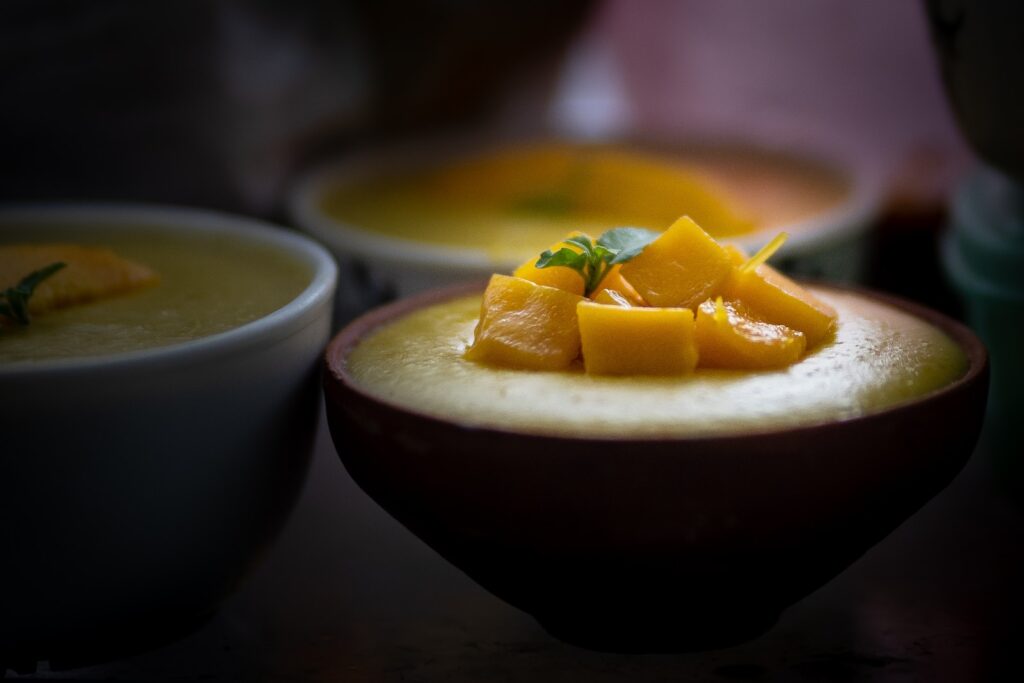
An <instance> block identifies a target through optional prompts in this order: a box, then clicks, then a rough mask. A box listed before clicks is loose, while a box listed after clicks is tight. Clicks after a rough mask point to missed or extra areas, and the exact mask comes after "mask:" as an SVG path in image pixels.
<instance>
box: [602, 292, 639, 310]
mask: <svg viewBox="0 0 1024 683" xmlns="http://www.w3.org/2000/svg"><path fill="white" fill-rule="evenodd" d="M592 301H593V302H594V303H598V304H604V305H605V306H625V307H626V308H630V307H632V306H633V304H632V303H631V302H630V301H629V300H628V299H626V297H624V296H622V295H621V294H619V293H618V292H616V291H615V290H614V289H602V290H601V291H600V292H598V293H597V294H596V295H594V297H593V299H592Z"/></svg>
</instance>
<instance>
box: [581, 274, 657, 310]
mask: <svg viewBox="0 0 1024 683" xmlns="http://www.w3.org/2000/svg"><path fill="white" fill-rule="evenodd" d="M609 292H615V294H617V295H618V296H619V297H621V298H622V299H625V300H626V301H627V302H628V303H629V305H630V306H646V305H647V302H646V301H644V298H643V297H642V296H640V293H639V292H637V291H636V289H634V288H633V285H631V284H629V281H628V280H626V278H624V277H622V266H621V265H614V266H612V267H611V269H610V270H609V271H608V274H607V275H605V276H604V278H603V279H602V280H601V282H600V284H598V285H597V288H596V289H595V290H594V292H593V294H591V295H590V298H591V299H593V300H594V301H599V302H600V303H610V302H609V299H610V300H611V303H616V304H617V303H619V302H618V301H616V300H615V298H614V297H612V296H611V295H610V294H608V293H609Z"/></svg>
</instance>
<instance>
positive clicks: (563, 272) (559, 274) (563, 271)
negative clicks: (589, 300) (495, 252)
mask: <svg viewBox="0 0 1024 683" xmlns="http://www.w3.org/2000/svg"><path fill="white" fill-rule="evenodd" d="M581 235H583V236H585V235H584V234H583V233H582V232H573V233H570V234H569V237H577V236H581ZM564 248H569V249H572V250H573V251H575V252H576V253H579V252H580V248H579V247H577V246H576V245H574V244H569V243H568V242H557V243H555V244H552V245H551V247H550V251H553V252H555V251H558V250H559V249H564ZM536 263H537V258H536V257H534V258H531V259H529V260H527V261H526V262H525V263H523V264H522V265H521V266H519V267H518V268H516V269H515V270H514V271H513V272H512V276H513V277H519V278H522V279H524V280H529V281H530V282H535V283H536V284H538V285H544V286H546V287H557V288H558V289H564V290H565V291H567V292H572V293H573V294H576V295H578V296H583V289H584V287H585V283H584V282H583V276H582V275H580V273H579V271H577V270H573V269H572V268H567V267H566V266H551V267H550V268H538V267H537V266H536V265H535V264H536Z"/></svg>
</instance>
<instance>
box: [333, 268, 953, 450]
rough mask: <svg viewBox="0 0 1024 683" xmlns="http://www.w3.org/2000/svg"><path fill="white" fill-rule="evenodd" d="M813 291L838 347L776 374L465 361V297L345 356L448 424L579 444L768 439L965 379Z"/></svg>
mask: <svg viewBox="0 0 1024 683" xmlns="http://www.w3.org/2000/svg"><path fill="white" fill-rule="evenodd" d="M811 291H812V292H813V293H814V294H815V295H816V296H818V297H819V298H820V299H821V300H823V301H825V302H826V303H828V304H829V305H831V306H832V307H834V309H835V310H836V312H837V313H838V322H837V325H836V330H835V336H834V338H833V339H832V340H831V341H828V342H827V343H825V344H822V345H821V346H820V347H818V348H817V349H815V350H813V351H812V352H810V353H809V354H808V355H807V356H806V357H804V358H803V359H802V360H800V361H799V362H797V363H795V364H793V365H791V366H789V367H786V368H784V369H781V370H771V371H756V372H753V371H723V370H709V369H701V368H698V369H697V370H696V371H695V372H694V373H693V374H690V375H686V376H683V377H642V376H631V377H603V376H594V375H587V374H585V373H584V372H583V367H582V364H581V363H579V361H577V362H576V364H574V365H573V366H572V367H571V368H570V369H569V370H567V371H555V372H541V371H524V370H515V369H505V368H499V367H491V366H486V365H481V364H479V363H474V362H472V361H469V360H466V359H465V358H464V354H465V351H466V348H467V347H468V345H469V344H471V343H472V340H473V330H474V327H475V325H476V323H477V320H478V318H479V315H480V297H479V296H469V297H463V298H458V299H455V300H451V301H447V302H444V303H440V304H437V305H434V306H431V307H428V308H424V309H420V310H416V311H414V312H412V313H410V314H409V315H407V316H405V317H403V318H401V319H398V320H396V321H394V322H391V323H389V324H387V325H385V326H383V327H381V328H380V329H377V330H375V331H374V332H373V333H372V334H370V335H368V336H367V337H366V338H364V339H363V340H362V341H361V342H360V343H359V344H358V345H357V346H356V347H355V348H354V349H353V350H352V351H351V353H350V354H349V355H348V357H347V366H348V370H349V372H350V373H351V375H352V377H353V378H354V380H355V381H356V382H357V383H358V384H359V386H360V387H362V388H363V389H365V390H366V391H367V392H368V393H370V394H371V395H373V396H375V397H377V398H379V399H381V400H384V401H386V402H388V403H392V404H395V405H398V406H400V407H402V408H406V409H410V410H414V411H416V412H420V413H425V414H428V415H431V416H435V417H439V418H444V419H446V420H451V421H453V422H456V423H459V424H463V425H470V426H483V427H490V428H498V429H504V430H511V431H519V432H528V433H537V434H547V435H564V436H579V437H604V438H612V437H626V436H631V437H641V438H644V437H652V438H661V437H689V436H705V435H721V434H739V433H752V432H762V431H776V430H781V429H785V428H790V427H798V426H807V425H814V424H821V423H826V422H832V421H837V420H844V419H847V418H852V417H858V416H862V415H867V414H872V413H876V412H879V411H882V410H884V409H886V408H889V407H892V406H896V405H899V404H901V403H905V402H908V401H912V400H913V399H915V398H918V397H922V396H924V395H926V394H929V393H931V392H933V391H935V390H937V389H939V388H941V387H943V386H946V385H948V384H950V383H951V382H954V381H955V380H956V379H958V378H960V377H961V376H963V374H964V373H965V372H966V370H967V367H968V361H967V358H966V356H965V353H964V351H963V350H962V349H961V348H960V346H959V345H958V344H957V343H956V342H954V341H953V340H952V339H950V338H949V337H948V336H947V335H946V334H945V333H943V332H942V331H940V330H939V329H938V328H936V327H934V326H932V325H931V324H929V323H927V322H925V321H924V320H921V319H918V318H916V317H914V316H912V315H910V314H908V313H906V312H903V311H900V310H897V309H896V308H894V307H891V306H888V305H886V304H883V303H880V302H878V301H876V300H872V299H869V298H866V297H862V296H859V295H857V294H854V293H849V292H843V291H839V290H832V289H828V288H811Z"/></svg>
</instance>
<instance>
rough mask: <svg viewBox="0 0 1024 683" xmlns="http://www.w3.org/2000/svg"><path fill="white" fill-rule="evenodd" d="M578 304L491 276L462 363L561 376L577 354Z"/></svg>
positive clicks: (561, 293)
mask: <svg viewBox="0 0 1024 683" xmlns="http://www.w3.org/2000/svg"><path fill="white" fill-rule="evenodd" d="M582 300H583V298H582V297H580V296H578V295H576V294H572V293H571V292H566V291H565V290H562V289H557V288H555V287H547V286H544V285H538V284H535V283H533V282H530V281H529V280H524V279H522V278H518V277H510V276H508V275H492V276H491V281H490V282H489V283H488V285H487V289H486V290H485V291H484V297H483V302H482V303H481V305H480V321H479V322H478V323H477V326H476V333H475V335H474V339H473V344H472V346H470V347H469V348H468V349H467V350H466V354H465V357H466V359H467V360H471V361H475V362H479V363H489V364H491V365H502V366H505V367H510V368H521V369H527V370H561V369H563V368H565V367H567V366H568V365H569V364H570V363H572V362H573V360H575V359H576V357H577V356H579V353H580V332H579V326H578V324H577V322H576V304H577V303H579V302H580V301H582Z"/></svg>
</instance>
